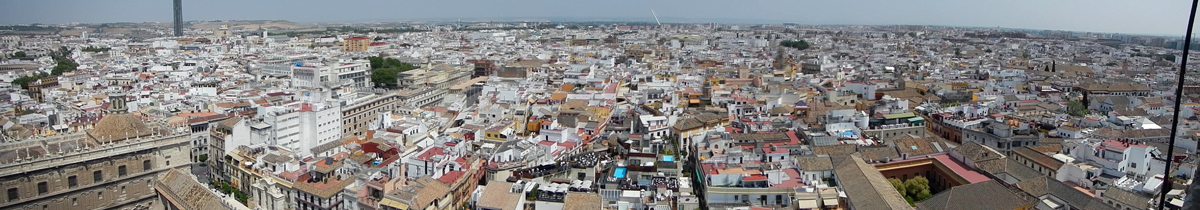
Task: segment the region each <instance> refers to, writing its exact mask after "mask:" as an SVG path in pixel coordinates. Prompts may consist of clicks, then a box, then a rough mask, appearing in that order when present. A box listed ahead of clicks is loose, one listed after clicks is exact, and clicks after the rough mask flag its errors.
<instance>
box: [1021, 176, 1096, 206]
mask: <svg viewBox="0 0 1200 210" xmlns="http://www.w3.org/2000/svg"><path fill="white" fill-rule="evenodd" d="M1017 188H1019V189H1021V190H1022V191H1025V193H1029V194H1030V195H1033V196H1034V197H1042V196H1045V195H1051V196H1054V197H1055V198H1058V199H1059V200H1062V201H1065V202H1067V205H1069V206H1072V207H1075V208H1076V209H1112V207H1110V206H1108V205H1104V201H1101V200H1100V199H1098V198H1095V197H1092V196H1090V195H1088V194H1086V193H1083V192H1082V191H1079V190H1077V189H1075V188H1074V187H1071V186H1069V185H1067V184H1066V183H1063V182H1060V181H1058V180H1054V179H1050V177H1046V176H1042V177H1038V178H1034V179H1030V180H1025V181H1021V182H1018V183H1017Z"/></svg>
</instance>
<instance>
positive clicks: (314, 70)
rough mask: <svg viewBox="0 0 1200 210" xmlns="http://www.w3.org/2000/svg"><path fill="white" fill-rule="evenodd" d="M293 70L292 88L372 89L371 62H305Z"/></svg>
mask: <svg viewBox="0 0 1200 210" xmlns="http://www.w3.org/2000/svg"><path fill="white" fill-rule="evenodd" d="M293 65H295V64H293ZM291 68H292V86H295V87H307V88H322V87H341V86H342V85H349V86H352V87H359V88H369V87H371V71H370V70H371V62H370V61H367V60H339V61H337V62H326V63H322V62H303V63H301V64H300V65H296V66H293V67H291Z"/></svg>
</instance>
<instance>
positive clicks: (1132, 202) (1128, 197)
mask: <svg viewBox="0 0 1200 210" xmlns="http://www.w3.org/2000/svg"><path fill="white" fill-rule="evenodd" d="M1102 196H1104V198H1108V199H1110V200H1114V201H1117V202H1121V203H1124V205H1125V206H1135V207H1136V206H1145V205H1146V203H1147V202H1149V201H1150V199H1151V198H1150V196H1146V195H1142V194H1138V193H1135V192H1129V191H1126V190H1123V189H1121V188H1117V187H1112V188H1108V190H1107V191H1104V195H1102Z"/></svg>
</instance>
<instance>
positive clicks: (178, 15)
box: [175, 0, 183, 36]
mask: <svg viewBox="0 0 1200 210" xmlns="http://www.w3.org/2000/svg"><path fill="white" fill-rule="evenodd" d="M175 36H183V0H175Z"/></svg>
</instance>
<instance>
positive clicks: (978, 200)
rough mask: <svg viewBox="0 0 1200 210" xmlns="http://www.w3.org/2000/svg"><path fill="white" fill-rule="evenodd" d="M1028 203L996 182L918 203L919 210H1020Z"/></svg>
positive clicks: (970, 186)
mask: <svg viewBox="0 0 1200 210" xmlns="http://www.w3.org/2000/svg"><path fill="white" fill-rule="evenodd" d="M1028 204H1029V203H1028V201H1026V200H1023V199H1021V197H1020V196H1019V195H1018V194H1016V193H1013V192H1012V191H1009V190H1008V189H1007V188H1005V187H1004V185H1001V184H1000V182H997V181H996V180H988V181H984V182H979V183H974V184H968V185H962V186H958V187H954V188H950V189H949V190H946V191H943V192H941V193H938V194H936V195H933V197H929V198H928V199H925V200H924V201H921V202H920V203H917V208H919V209H931V210H932V209H975V210H988V209H996V210H1000V209H1018V208H1020V207H1022V206H1026V205H1028Z"/></svg>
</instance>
